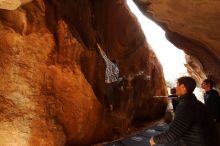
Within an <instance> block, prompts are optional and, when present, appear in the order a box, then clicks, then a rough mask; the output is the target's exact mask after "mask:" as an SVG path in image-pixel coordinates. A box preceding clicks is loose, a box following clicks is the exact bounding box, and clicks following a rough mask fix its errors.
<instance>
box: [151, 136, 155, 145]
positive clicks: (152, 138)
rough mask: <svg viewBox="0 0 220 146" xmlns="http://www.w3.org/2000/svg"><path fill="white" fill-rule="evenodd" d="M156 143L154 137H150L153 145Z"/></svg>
mask: <svg viewBox="0 0 220 146" xmlns="http://www.w3.org/2000/svg"><path fill="white" fill-rule="evenodd" d="M155 144H156V143H155V142H154V137H151V138H150V145H151V146H153V145H155Z"/></svg>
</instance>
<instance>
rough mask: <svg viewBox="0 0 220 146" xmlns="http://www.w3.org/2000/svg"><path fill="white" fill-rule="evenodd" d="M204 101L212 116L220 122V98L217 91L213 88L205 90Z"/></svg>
mask: <svg viewBox="0 0 220 146" xmlns="http://www.w3.org/2000/svg"><path fill="white" fill-rule="evenodd" d="M204 101H205V105H206V106H207V107H208V110H209V112H210V113H211V115H212V118H213V119H215V120H217V121H218V122H220V99H219V94H218V92H217V91H216V90H214V89H211V90H210V91H207V92H205V94H204Z"/></svg>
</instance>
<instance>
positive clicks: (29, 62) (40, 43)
mask: <svg viewBox="0 0 220 146" xmlns="http://www.w3.org/2000/svg"><path fill="white" fill-rule="evenodd" d="M0 35H1V38H0V54H1V57H0V76H1V78H0V85H1V86H0V139H1V141H0V145H5V146H6V145H19V146H20V145H22V146H31V145H33V146H36V145H42V146H62V145H89V144H91V143H95V142H98V141H101V140H107V139H112V138H113V135H115V134H119V135H120V134H122V133H123V131H125V130H126V129H127V127H128V126H129V125H130V124H131V121H132V120H133V119H138V118H143V117H147V118H149V119H152V118H156V117H158V116H161V115H162V114H163V112H164V109H165V103H166V101H165V100H159V99H155V98H152V96H154V95H166V94H167V91H166V86H165V81H164V78H163V73H162V69H161V66H160V64H159V62H158V61H157V58H156V57H155V55H154V53H153V52H151V51H150V50H149V49H148V45H147V44H146V41H145V37H144V35H143V33H142V31H141V30H140V28H139V25H138V24H137V21H136V19H135V17H134V16H133V15H132V14H131V13H130V12H129V10H128V8H127V6H126V4H125V3H124V1H104V0H97V1H90V0H75V1H72V0H67V1H62V0H48V1H43V0H35V1H32V2H31V3H28V4H25V5H23V6H22V7H19V8H18V9H16V10H14V11H8V10H4V9H1V10H0ZM97 43H99V44H100V45H101V46H102V48H103V49H104V50H105V52H106V53H107V55H108V56H109V58H111V59H113V58H114V59H117V60H118V62H119V68H120V73H121V76H123V77H125V80H124V81H123V82H122V85H123V88H124V90H123V91H121V90H119V89H117V90H116V95H117V96H116V97H115V100H114V105H115V109H114V110H115V112H109V111H108V110H105V105H104V99H105V96H106V85H105V83H104V72H105V64H104V61H103V59H102V58H101V56H100V54H98V52H97V48H96V44H97Z"/></svg>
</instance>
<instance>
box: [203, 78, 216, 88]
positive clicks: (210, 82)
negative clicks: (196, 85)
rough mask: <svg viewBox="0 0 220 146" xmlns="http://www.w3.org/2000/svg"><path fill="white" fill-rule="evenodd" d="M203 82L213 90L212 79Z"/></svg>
mask: <svg viewBox="0 0 220 146" xmlns="http://www.w3.org/2000/svg"><path fill="white" fill-rule="evenodd" d="M203 82H204V83H206V84H209V85H210V87H211V88H213V86H214V81H213V80H212V79H205V80H203Z"/></svg>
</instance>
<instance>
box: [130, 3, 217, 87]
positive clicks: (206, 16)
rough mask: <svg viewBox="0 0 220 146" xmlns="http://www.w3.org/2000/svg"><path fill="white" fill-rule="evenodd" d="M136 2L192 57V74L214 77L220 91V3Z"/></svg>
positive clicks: (190, 70) (172, 40)
mask: <svg viewBox="0 0 220 146" xmlns="http://www.w3.org/2000/svg"><path fill="white" fill-rule="evenodd" d="M134 1H135V2H136V3H137V4H138V6H139V7H140V9H142V11H143V13H144V14H146V15H147V16H148V17H150V18H151V19H153V20H154V21H155V22H157V23H158V24H159V25H161V26H162V27H163V28H164V29H165V30H166V32H167V38H168V39H169V40H170V41H171V42H172V43H174V44H175V45H176V46H177V47H179V48H180V49H182V50H184V51H185V53H186V54H188V55H190V56H192V57H187V59H189V60H188V63H189V64H188V65H187V66H188V67H189V72H191V73H192V74H193V75H194V74H196V75H199V74H200V75H201V76H200V77H197V78H198V79H199V78H200V79H202V78H204V77H203V72H204V73H205V74H206V76H212V78H213V79H214V80H215V81H216V82H217V88H218V89H219V90H220V69H219V68H220V49H219V46H220V42H219V40H220V31H219V27H220V19H218V18H219V17H220V7H219V6H220V1H217V0H211V1H207V0H200V1H194V0H188V1H187V2H186V1H184V0H178V1H172V0H146V1H144V0H134ZM192 58H195V60H194V59H192ZM192 62H193V63H192ZM197 62H198V64H197ZM195 64H197V65H195ZM199 66H200V68H196V67H199ZM190 68H191V69H190ZM192 69H193V70H192ZM198 71H199V72H200V73H198ZM199 81H201V80H199Z"/></svg>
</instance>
